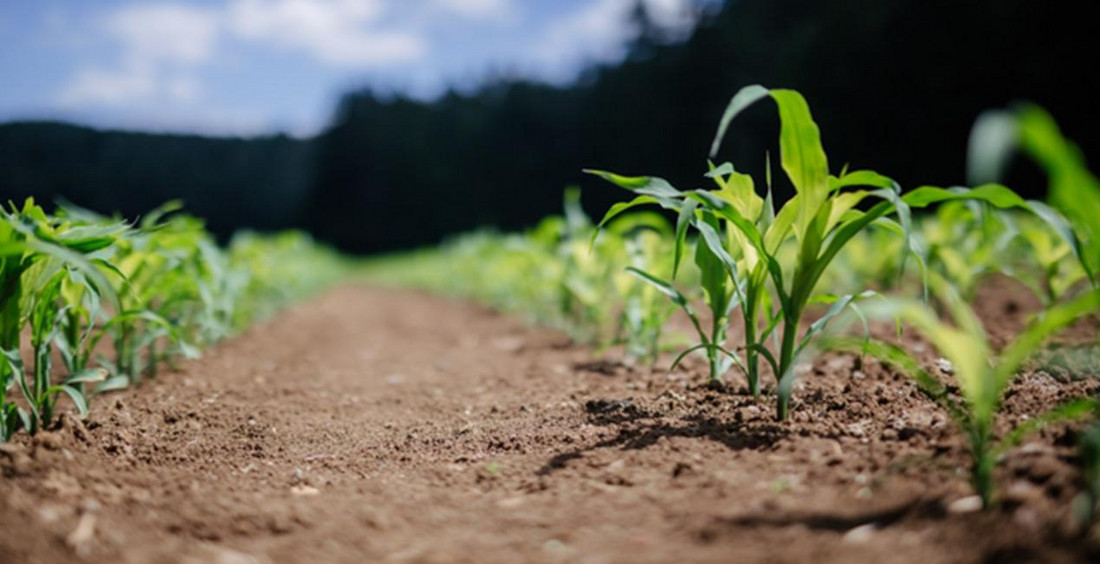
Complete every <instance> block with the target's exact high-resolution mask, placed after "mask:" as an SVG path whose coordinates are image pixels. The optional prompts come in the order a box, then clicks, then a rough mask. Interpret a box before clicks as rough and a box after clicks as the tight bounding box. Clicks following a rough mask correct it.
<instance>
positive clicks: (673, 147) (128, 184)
mask: <svg viewBox="0 0 1100 564" xmlns="http://www.w3.org/2000/svg"><path fill="white" fill-rule="evenodd" d="M1089 4H1091V3H1090V2H1077V1H1072V2H1071V1H1061V0H1048V1H1044V2H1037V1H1025V0H828V1H824V0H818V1H812V0H785V1H775V0H731V1H729V2H727V3H725V4H724V5H722V6H720V7H719V8H717V9H712V10H711V11H709V12H708V13H706V14H705V15H704V16H703V18H702V20H701V22H700V24H699V26H698V27H697V29H696V30H695V31H694V33H693V34H691V36H690V37H688V38H687V39H686V40H680V41H676V42H671V41H669V40H668V39H667V38H666V37H664V36H663V34H662V32H661V30H660V29H659V28H657V27H655V26H653V25H650V24H649V23H648V20H647V18H646V15H645V13H644V10H641V9H639V10H637V11H636V12H635V14H634V16H633V17H634V18H635V22H634V23H635V24H636V25H638V28H639V29H640V33H639V36H638V37H637V39H636V40H635V41H634V42H633V43H632V44H631V46H630V50H629V55H628V57H627V58H626V60H625V61H624V62H623V63H621V64H619V65H615V66H602V67H594V68H591V69H589V70H588V71H586V72H585V73H584V74H583V75H582V76H581V78H580V79H579V80H578V81H577V82H576V83H575V84H573V85H570V86H566V87H555V86H549V85H545V84H541V83H537V82H531V81H527V80H522V79H496V80H492V81H489V82H487V83H486V84H484V85H483V86H482V87H480V88H479V89H477V90H476V91H474V92H472V93H465V94H464V93H458V92H450V93H447V94H445V95H444V96H442V97H440V98H438V99H437V100H434V101H431V102H423V101H417V100H413V99H408V98H404V97H401V96H384V95H379V94H376V93H375V92H373V91H372V90H371V89H370V88H365V89H363V90H360V91H355V92H351V93H348V94H347V95H345V96H344V97H343V98H342V99H341V100H340V101H339V103H338V105H337V108H336V110H335V112H334V116H333V119H332V123H331V125H330V127H329V128H328V129H327V130H325V131H324V132H323V133H321V134H320V135H318V136H317V137H315V138H311V139H307V140H300V139H292V138H289V137H286V136H272V137H263V138H253V139H226V138H204V137H199V136H188V135H154V134H144V133H131V132H120V131H99V130H94V129H89V128H86V127H80V126H76V125H68V124H61V123H41V122H38V123H9V124H3V125H0V198H2V200H3V201H7V200H9V199H11V200H20V199H22V198H24V197H26V196H28V195H33V196H35V197H37V198H38V199H39V200H41V201H45V202H51V201H55V200H56V199H58V198H64V199H67V200H69V201H72V202H74V203H76V204H79V205H82V206H85V207H89V208H92V209H96V210H100V211H104V212H112V211H117V212H120V213H122V214H124V215H126V216H136V215H138V214H140V213H141V212H143V211H146V210H148V209H150V208H152V207H154V206H156V205H158V204H160V203H162V202H164V201H165V200H168V199H173V198H182V199H183V200H184V201H185V202H186V205H187V207H188V209H189V210H190V211H191V212H192V213H194V214H196V215H199V216H202V217H205V218H207V220H208V225H209V226H210V227H211V229H213V230H214V231H215V232H217V233H219V234H221V235H227V234H229V233H231V232H232V231H233V230H235V229H237V228H242V227H247V228H255V229H281V228H290V227H298V228H305V229H308V230H309V231H311V232H313V233H314V234H315V235H317V236H318V237H320V238H321V239H323V240H326V241H328V242H331V243H334V244H336V245H338V246H339V247H341V248H343V249H345V250H349V251H354V252H379V251H388V250H394V249H401V248H408V247H412V246H417V245H424V244H430V243H434V242H437V241H439V240H440V239H441V238H442V237H444V236H445V235H447V234H450V233H455V232H458V231H463V230H469V229H472V228H476V227H479V226H486V225H493V226H497V227H500V228H502V229H518V228H522V227H524V226H528V225H531V224H532V223H534V222H535V221H537V220H538V219H539V218H541V217H542V216H544V215H546V214H549V213H555V212H557V211H558V210H559V209H560V203H561V194H562V189H563V188H564V187H565V186H567V185H571V184H572V185H580V186H582V187H583V189H584V202H585V207H586V208H587V209H588V210H589V212H590V213H592V214H600V213H602V212H603V211H604V210H605V209H606V208H607V206H609V205H610V204H611V203H612V202H615V201H618V200H620V199H623V198H624V197H625V196H626V194H625V193H623V192H620V191H618V189H616V188H614V187H612V186H610V185H606V184H603V183H601V182H600V181H598V180H595V179H590V178H587V177H585V176H584V175H582V174H581V172H580V169H581V168H584V167H598V168H605V169H610V170H614V171H617V172H623V173H627V174H653V175H659V176H663V177H665V178H668V179H669V180H671V181H673V183H674V184H677V185H678V186H681V187H684V188H687V187H692V186H693V185H701V183H702V180H703V179H702V177H701V175H702V173H703V172H704V171H705V162H706V161H705V159H706V156H707V150H708V148H709V144H710V141H711V138H712V136H713V134H714V130H715V127H716V125H717V121H718V118H719V116H720V115H721V112H722V110H723V109H724V107H725V105H726V103H727V102H728V100H729V97H730V96H731V95H732V94H733V93H734V92H736V91H737V89H739V88H740V87H742V86H745V85H748V84H753V83H761V84H764V85H766V86H770V87H787V88H795V89H797V90H799V91H801V92H802V93H803V94H804V95H805V96H806V98H807V99H808V100H809V102H810V107H811V109H812V110H813V112H814V115H815V118H816V119H817V121H818V124H819V125H820V126H821V129H822V134H823V140H824V143H825V148H826V151H827V152H828V154H829V157H830V163H831V166H832V167H833V168H834V169H839V167H840V166H842V165H843V164H844V163H850V164H851V165H853V166H856V167H860V168H872V169H875V170H878V171H880V172H882V173H884V174H887V175H889V176H892V177H893V178H895V179H896V180H898V181H899V182H900V183H901V184H902V186H904V187H914V186H916V185H920V184H938V185H950V184H961V183H963V182H964V181H965V175H964V170H965V157H966V142H967V135H968V132H969V129H970V126H971V124H972V123H973V120H974V118H975V117H976V116H977V115H978V114H979V113H980V112H981V111H983V110H985V109H990V108H1000V107H1004V106H1006V105H1008V104H1010V103H1013V102H1014V101H1018V100H1030V101H1034V102H1037V103H1039V104H1041V105H1043V106H1045V107H1046V108H1047V109H1048V110H1050V111H1051V112H1052V113H1053V114H1054V116H1055V117H1056V118H1057V119H1058V120H1059V122H1060V124H1061V126H1062V128H1063V130H1064V131H1065V132H1066V133H1067V135H1069V136H1070V137H1071V138H1073V139H1075V140H1077V142H1078V143H1079V145H1081V147H1082V149H1083V150H1084V152H1085V154H1086V155H1092V156H1093V157H1094V158H1098V157H1097V155H1100V133H1098V132H1100V129H1098V126H1100V116H1098V113H1097V112H1098V110H1097V106H1096V102H1097V95H1098V94H1100V89H1098V88H1097V86H1098V85H1097V81H1098V78H1097V73H1096V72H1095V69H1097V68H1100V64H1098V63H1100V49H1098V48H1097V47H1098V45H1097V41H1095V40H1094V37H1095V34H1096V31H1095V24H1094V19H1093V18H1092V13H1093V12H1092V9H1091V8H1092V7H1091V6H1089ZM626 24H627V22H624V25H626ZM759 106H760V107H757V108H754V109H752V110H751V111H750V112H749V113H748V114H747V115H746V116H745V117H744V118H739V120H738V122H737V123H735V125H734V127H733V128H732V130H731V133H730V135H729V136H727V139H726V142H725V144H724V145H723V150H722V152H721V154H720V158H721V159H723V160H731V161H733V162H734V163H735V164H737V165H738V168H739V169H747V170H749V171H750V172H757V171H760V170H762V169H763V167H764V155H765V151H767V150H771V154H772V155H773V159H774V155H775V154H776V153H775V147H774V140H775V137H776V133H777V131H778V125H777V121H776V120H775V118H774V116H773V114H774V113H775V112H774V109H773V108H771V107H765V104H760V105H759ZM1009 181H1010V183H1011V184H1012V185H1013V187H1014V188H1015V189H1017V191H1020V192H1022V193H1025V194H1027V195H1030V196H1040V197H1041V196H1042V193H1043V189H1044V185H1043V183H1042V179H1041V177H1040V176H1039V175H1038V174H1037V173H1036V171H1034V170H1031V169H1029V168H1028V167H1027V166H1026V165H1025V164H1021V163H1018V164H1017V165H1015V166H1014V167H1013V172H1012V175H1011V177H1010V178H1009Z"/></svg>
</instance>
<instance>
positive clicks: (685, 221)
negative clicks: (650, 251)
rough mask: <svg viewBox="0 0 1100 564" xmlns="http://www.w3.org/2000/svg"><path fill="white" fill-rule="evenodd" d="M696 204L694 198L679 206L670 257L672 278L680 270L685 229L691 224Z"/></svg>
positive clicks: (684, 242) (685, 235)
mask: <svg viewBox="0 0 1100 564" xmlns="http://www.w3.org/2000/svg"><path fill="white" fill-rule="evenodd" d="M696 207H698V204H697V203H696V202H695V200H688V201H686V202H684V206H683V207H681V208H680V213H679V214H677V216H676V241H675V245H674V247H673V257H672V279H673V280H675V279H676V273H677V272H679V270H680V260H681V258H682V257H683V254H684V245H685V244H687V230H688V226H690V225H691V220H692V219H693V218H694V217H695V209H696Z"/></svg>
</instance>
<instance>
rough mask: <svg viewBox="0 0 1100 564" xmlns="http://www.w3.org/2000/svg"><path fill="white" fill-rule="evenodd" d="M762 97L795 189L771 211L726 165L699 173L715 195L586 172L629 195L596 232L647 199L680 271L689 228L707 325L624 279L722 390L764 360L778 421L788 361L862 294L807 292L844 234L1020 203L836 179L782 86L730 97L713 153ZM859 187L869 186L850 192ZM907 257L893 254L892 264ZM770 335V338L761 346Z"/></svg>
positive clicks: (754, 376) (844, 176) (866, 176)
mask: <svg viewBox="0 0 1100 564" xmlns="http://www.w3.org/2000/svg"><path fill="white" fill-rule="evenodd" d="M766 97H770V98H772V99H773V100H774V101H775V103H776V105H777V106H778V108H779V118H780V133H779V146H780V161H781V164H782V168H783V170H784V171H785V172H786V175H787V177H788V179H789V180H790V182H791V184H792V185H793V186H794V189H795V195H794V197H792V198H791V199H790V200H788V201H787V202H786V204H784V205H783V206H782V207H781V208H780V209H779V210H776V209H775V206H774V204H773V199H772V195H771V181H770V174H769V175H768V176H769V177H768V178H767V179H766V181H767V182H766V185H767V186H768V191H767V193H766V195H765V196H764V197H761V196H760V195H759V194H757V191H756V186H755V183H754V182H753V180H752V178H751V177H749V176H748V175H745V174H741V173H739V172H737V171H736V170H735V169H734V167H733V165H732V164H729V163H725V164H723V165H720V166H717V167H715V166H711V169H710V171H709V172H708V173H707V175H706V176H707V177H708V178H710V179H712V180H713V181H714V182H715V183H716V184H717V186H718V189H717V190H692V191H680V190H677V189H676V188H674V187H672V185H671V184H669V183H668V182H667V181H665V180H663V179H660V178H657V177H647V176H642V177H626V176H620V175H617V174H613V173H609V172H604V171H589V172H591V173H593V174H596V175H598V176H600V177H602V178H604V179H606V180H608V181H610V182H612V183H614V184H616V185H618V186H620V187H623V188H626V189H628V190H631V191H632V192H635V193H636V194H638V196H637V197H635V198H634V199H633V200H631V201H629V202H623V203H620V204H616V205H615V206H612V208H611V209H610V210H608V212H607V214H606V215H605V216H604V220H603V222H601V225H602V224H604V223H606V222H607V221H609V220H610V219H612V218H614V217H615V216H617V215H619V214H621V213H623V212H624V211H626V210H628V209H631V208H633V207H635V206H639V205H645V204H657V205H660V206H661V207H663V208H666V209H669V210H673V211H675V212H676V213H677V216H678V219H677V228H676V241H675V250H674V254H675V258H674V265H678V264H679V260H680V256H681V254H682V249H683V248H684V247H685V246H686V233H687V231H688V230H689V228H691V229H693V230H694V231H695V232H696V233H697V234H698V240H697V243H696V245H695V263H696V264H697V265H698V267H699V269H700V272H701V285H702V288H703V292H704V296H705V301H706V305H707V307H708V309H709V310H710V326H709V327H708V329H707V330H704V329H703V325H702V323H701V318H700V317H699V316H698V315H696V314H695V312H694V310H693V309H692V307H691V304H690V302H689V301H688V299H687V298H686V297H685V296H684V295H683V294H682V293H681V292H680V291H679V290H677V289H676V288H675V287H674V286H673V285H672V284H671V283H670V282H668V281H666V280H664V279H662V278H660V277H658V276H655V275H653V274H652V273H646V272H641V271H633V272H635V274H637V275H638V276H641V277H642V278H643V279H645V280H646V281H648V282H649V283H651V284H653V285H654V286H655V287H657V288H659V289H660V290H661V291H662V292H664V293H665V294H666V295H667V296H669V297H670V298H671V299H672V300H673V302H674V303H676V304H677V305H678V306H680V307H681V308H682V309H683V310H684V311H685V312H686V313H687V315H688V316H689V317H690V318H691V319H692V322H693V324H694V327H695V330H696V332H697V334H698V336H699V340H700V342H699V344H697V345H695V346H694V347H692V348H690V349H688V350H687V351H684V353H683V354H682V355H681V357H680V358H683V356H684V355H686V354H687V353H689V352H692V351H695V350H702V351H705V353H706V355H707V358H708V362H709V381H710V382H712V383H720V382H721V380H722V378H723V375H724V373H725V372H726V371H727V370H728V369H729V367H731V366H736V367H737V368H738V369H739V370H740V371H741V372H742V373H743V374H744V375H745V377H746V380H747V381H748V384H749V389H750V391H751V392H752V393H753V394H754V395H759V393H760V364H761V362H760V359H761V358H762V359H764V361H765V362H767V365H768V366H769V367H770V368H771V370H772V373H773V375H774V376H775V378H776V380H777V387H776V392H777V405H776V408H777V409H776V414H777V417H778V418H779V419H780V420H783V419H786V417H787V414H788V412H789V408H790V400H791V391H792V389H793V384H794V377H795V371H794V366H795V364H796V362H797V360H798V358H799V355H800V353H801V352H803V351H804V350H806V349H807V347H808V346H809V345H810V344H811V342H812V341H813V339H814V338H815V337H816V336H817V335H818V334H819V333H820V332H821V331H822V330H823V329H824V328H825V326H826V324H827V323H828V322H829V320H830V319H831V318H833V317H834V316H836V315H837V314H838V313H840V312H841V311H842V310H843V309H844V308H845V307H847V306H849V305H851V304H854V303H855V302H856V301H858V300H860V299H862V298H864V297H866V296H867V295H868V294H867V293H866V292H859V293H853V294H847V295H844V296H834V295H828V294H818V293H815V289H816V287H817V286H818V283H819V281H820V280H821V278H822V276H823V274H824V273H825V272H826V270H827V268H828V267H829V265H830V263H831V262H832V261H833V259H834V258H835V257H836V256H837V254H838V253H839V252H840V251H841V250H842V249H843V248H844V247H845V246H846V245H847V244H848V242H849V241H851V240H852V238H853V237H855V236H856V235H857V234H859V233H861V232H863V231H864V230H866V229H867V228H868V227H869V226H871V225H878V226H882V227H884V228H888V229H891V230H893V231H896V232H898V233H900V234H901V236H902V237H903V238H904V241H905V247H906V248H908V245H909V243H910V238H909V234H910V224H911V220H910V208H919V207H925V206H928V205H931V204H934V203H939V202H944V201H949V200H978V201H987V202H990V203H992V204H994V205H995V206H997V207H1014V206H1025V207H1026V203H1025V202H1024V201H1023V200H1021V199H1020V198H1019V197H1018V196H1016V195H1015V194H1014V193H1012V192H1011V191H1010V190H1008V189H1006V188H1004V187H1002V186H996V185H987V186H981V187H979V188H976V189H974V190H969V189H965V188H953V189H942V188H936V187H922V188H920V189H917V190H914V191H912V192H910V193H908V194H906V195H905V196H904V197H903V196H902V195H901V193H900V192H901V190H900V188H899V187H898V186H897V184H896V183H894V182H893V181H892V180H890V179H889V178H887V177H885V176H882V175H880V174H878V173H875V172H873V171H869V170H861V171H854V172H849V171H847V170H844V171H841V173H840V175H839V176H833V175H830V174H829V167H828V161H827V158H826V156H825V151H824V149H823V148H822V146H821V139H820V133H819V131H818V128H817V125H816V124H815V123H814V121H813V118H812V116H811V115H810V110H809V107H808V105H807V104H806V101H805V100H804V99H803V98H802V96H801V95H799V94H798V93H797V92H794V91H791V90H768V89H766V88H764V87H762V86H749V87H746V88H744V89H742V90H741V91H740V92H738V93H737V94H736V95H735V96H734V97H733V99H732V100H731V101H730V105H729V107H728V108H727V109H726V112H725V114H724V115H723V116H722V120H721V122H720V124H719V128H718V133H717V135H716V136H715V140H714V143H713V145H712V151H711V152H712V155H713V154H714V153H716V152H717V149H718V147H719V145H720V143H721V141H722V138H723V137H724V136H725V133H726V130H727V128H728V127H729V124H730V122H731V121H732V120H733V118H734V117H736V116H737V115H738V114H739V113H740V112H741V111H742V110H744V109H745V108H746V107H748V106H749V105H751V104H753V103H755V102H757V101H759V100H761V99H763V98H766ZM859 186H863V187H867V188H870V189H860V190H849V189H850V188H854V187H859ZM868 199H871V200H880V201H879V202H878V203H876V204H874V205H871V206H870V207H868V209H867V210H865V211H864V210H860V209H859V208H857V206H858V205H860V204H862V203H863V202H864V200H868ZM890 216H893V218H896V220H895V219H893V218H891V217H890ZM907 255H908V252H903V253H901V254H900V257H899V262H901V261H904V260H905V257H906V256H907ZM902 264H903V262H902ZM674 274H675V271H674ZM815 303H825V304H829V306H830V307H829V309H828V311H826V313H825V314H824V315H822V316H821V317H820V318H818V319H817V320H816V321H815V322H814V323H813V324H811V325H810V326H809V327H808V328H806V329H805V330H804V331H803V329H802V327H801V322H802V318H803V314H804V313H805V312H806V308H807V307H808V306H809V305H811V304H815ZM734 310H739V311H740V314H741V317H742V320H743V324H744V333H745V337H744V344H743V346H742V347H741V349H742V350H743V352H744V355H745V357H744V359H742V358H741V357H740V356H739V355H738V354H736V353H734V352H733V351H730V350H729V349H727V348H726V343H725V341H726V333H727V325H728V322H729V318H730V316H731V315H732V313H733V311H734ZM780 335H781V336H780ZM769 339H771V340H772V341H773V343H772V346H771V347H769V346H768V342H769ZM677 361H679V359H677Z"/></svg>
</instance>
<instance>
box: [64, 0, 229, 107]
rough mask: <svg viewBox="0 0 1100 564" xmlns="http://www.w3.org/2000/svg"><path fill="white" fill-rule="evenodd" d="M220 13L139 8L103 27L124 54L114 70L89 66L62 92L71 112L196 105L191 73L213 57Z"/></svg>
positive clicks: (195, 84)
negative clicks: (154, 104) (82, 108)
mask: <svg viewBox="0 0 1100 564" xmlns="http://www.w3.org/2000/svg"><path fill="white" fill-rule="evenodd" d="M219 27H220V23H219V21H218V17H217V14H216V12H214V11H212V10H206V9H202V8H194V7H189V6H184V5H177V4H136V5H132V6H129V7H125V8H122V9H120V10H118V11H116V12H114V13H112V14H111V15H109V16H108V17H107V18H106V19H105V20H103V21H101V22H99V28H98V29H99V31H100V32H101V33H103V34H105V35H106V37H107V38H108V39H110V40H111V41H112V42H113V43H115V44H117V45H119V46H120V47H121V49H122V51H121V56H120V57H119V60H118V62H117V63H116V64H115V65H114V66H108V67H104V66H85V67H82V68H80V69H78V70H77V71H76V73H75V74H74V75H73V77H72V78H71V79H70V80H69V82H68V83H66V84H65V86H64V87H63V88H62V90H61V93H60V94H59V96H58V101H59V102H60V103H61V104H62V105H63V106H67V107H78V106H124V105H127V104H132V103H137V102H148V101H152V100H157V99H164V100H167V101H171V102H193V101H195V100H196V99H197V98H198V96H199V93H200V92H201V90H202V87H201V85H200V84H199V82H198V79H197V78H196V77H195V76H194V75H193V72H192V71H190V70H186V69H192V68H194V67H196V66H199V65H202V64H204V63H206V62H207V61H209V60H210V59H211V57H212V56H213V54H214V48H215V44H216V42H217V39H218V34H219Z"/></svg>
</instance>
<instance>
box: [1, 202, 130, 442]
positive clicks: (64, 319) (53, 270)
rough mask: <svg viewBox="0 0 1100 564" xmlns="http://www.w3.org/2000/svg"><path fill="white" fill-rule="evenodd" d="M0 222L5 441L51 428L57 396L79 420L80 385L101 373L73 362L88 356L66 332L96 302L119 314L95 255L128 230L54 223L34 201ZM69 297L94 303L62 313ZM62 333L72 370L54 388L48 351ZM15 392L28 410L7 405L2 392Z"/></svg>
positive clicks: (78, 338) (75, 332)
mask: <svg viewBox="0 0 1100 564" xmlns="http://www.w3.org/2000/svg"><path fill="white" fill-rule="evenodd" d="M0 220H2V221H0V285H2V290H0V353H2V355H3V358H2V359H0V439H2V440H7V439H9V438H10V437H11V435H12V433H14V432H15V429H16V428H17V426H18V425H19V424H22V426H23V427H25V428H26V429H27V430H28V431H30V432H34V431H36V430H37V429H39V428H41V426H43V425H47V424H49V423H50V422H51V421H52V419H53V411H54V405H55V403H56V398H57V396H58V394H61V393H64V394H67V395H69V396H70V397H71V398H72V400H73V402H74V403H75V404H76V406H77V408H78V409H80V411H81V412H85V411H86V409H87V407H86V404H87V402H86V399H85V396H84V390H83V384H84V383H87V382H92V381H98V380H101V379H102V373H101V371H96V370H89V369H88V368H87V367H86V366H84V365H83V364H81V363H80V361H79V360H78V359H77V357H81V358H82V357H84V356H86V355H85V353H84V352H83V349H82V347H83V344H84V343H87V339H86V338H84V337H83V336H82V335H81V334H82V333H83V331H82V330H81V329H74V328H72V327H70V325H71V324H73V323H79V322H80V321H81V320H82V319H83V320H94V319H96V317H97V315H98V309H99V306H98V304H99V302H100V301H101V300H106V301H107V302H108V304H109V305H112V306H117V303H118V300H117V297H116V295H115V293H114V291H113V289H112V288H111V286H110V284H109V283H108V282H107V280H106V278H105V277H104V276H103V274H102V273H101V272H100V271H99V269H98V267H97V266H96V264H97V263H100V262H102V261H101V260H100V259H99V258H97V257H96V254H97V253H99V252H100V251H102V250H103V249H106V248H108V247H110V246H111V245H112V244H114V242H115V241H116V240H117V239H118V237H119V236H121V234H122V233H124V232H125V231H126V230H127V227H126V226H125V225H124V224H114V223H111V224H100V225H88V224H81V223H79V222H72V221H68V220H65V219H63V218H52V217H49V216H47V215H46V213H45V211H44V210H43V209H42V208H41V207H39V206H37V205H36V204H35V203H34V201H33V200H31V199H28V200H27V201H26V202H25V203H24V204H23V206H22V208H18V207H16V206H15V205H12V206H11V209H10V210H0ZM73 293H79V294H81V295H86V296H87V295H94V296H95V297H94V298H91V297H89V298H88V299H87V300H81V302H79V303H77V304H75V306H70V305H64V298H66V297H71V295H72V294H73ZM74 307H75V308H86V309H85V313H83V314H73V315H70V314H72V313H73V310H74ZM83 316H86V317H83ZM25 329H29V333H30V345H31V348H32V350H33V355H34V363H33V365H32V370H31V373H30V374H27V372H26V370H25V369H24V362H23V359H22V357H21V352H20V348H21V347H20V345H21V341H22V335H23V331H24V330H25ZM63 330H64V333H65V334H66V335H68V336H69V338H70V339H71V342H69V343H68V344H69V345H70V346H68V347H66V348H64V349H63V352H68V353H70V354H63V358H65V359H66V364H70V365H71V366H72V367H73V368H74V369H76V370H75V371H71V372H70V375H69V377H68V378H67V379H66V380H65V381H64V382H63V383H62V384H59V385H53V384H52V383H51V378H50V377H51V369H52V365H53V360H52V355H51V351H52V349H53V346H54V343H55V341H57V340H58V338H59V335H60V334H61V333H62V331H63ZM73 344H75V347H74V346H72V345H73ZM74 349H76V350H75V352H74ZM74 354H75V355H76V357H74V356H73V355H74ZM28 379H29V380H30V381H29V382H28ZM13 385H14V386H16V387H18V388H19V390H20V391H21V392H22V394H23V396H24V398H25V400H26V402H27V410H24V409H22V408H20V407H17V406H16V405H15V404H14V403H12V402H10V401H9V399H8V397H7V391H8V390H9V389H11V387H12V386H13Z"/></svg>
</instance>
